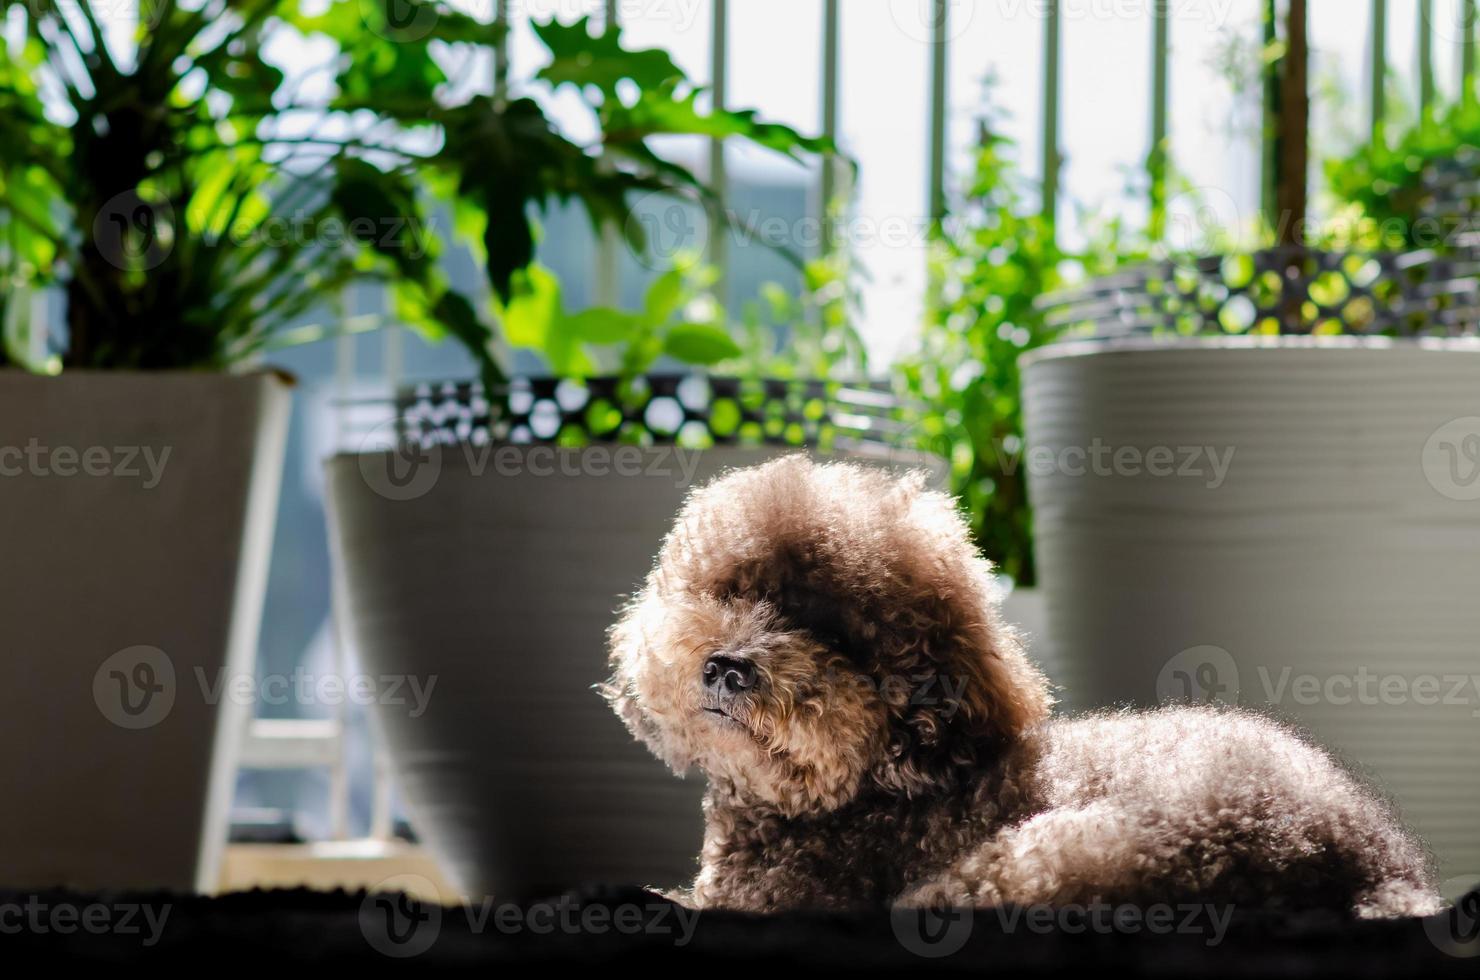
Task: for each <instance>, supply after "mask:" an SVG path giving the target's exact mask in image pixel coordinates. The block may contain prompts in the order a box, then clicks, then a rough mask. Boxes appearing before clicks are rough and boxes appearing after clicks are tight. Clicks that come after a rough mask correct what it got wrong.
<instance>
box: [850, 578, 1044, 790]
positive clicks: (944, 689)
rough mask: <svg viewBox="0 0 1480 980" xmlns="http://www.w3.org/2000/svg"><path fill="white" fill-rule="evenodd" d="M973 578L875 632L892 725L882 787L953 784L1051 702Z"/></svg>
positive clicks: (879, 777)
mask: <svg viewBox="0 0 1480 980" xmlns="http://www.w3.org/2000/svg"><path fill="white" fill-rule="evenodd" d="M977 562H978V563H979V564H980V565H982V566H985V562H982V561H980V559H977ZM971 578H972V579H975V581H970V580H968V581H967V582H965V583H962V586H963V587H959V588H958V589H957V590H955V591H953V592H950V593H948V594H945V595H940V594H937V595H934V596H928V597H927V596H921V597H919V601H918V602H917V603H916V604H912V605H911V608H910V609H909V610H908V611H907V612H906V613H904V614H903V615H902V616H901V617H900V620H899V621H897V622H895V623H893V624H890V625H889V626H888V627H886V628H885V629H883V630H881V633H880V637H879V640H880V644H879V647H878V656H877V658H876V660H875V662H874V665H873V669H874V671H875V672H876V680H877V683H878V686H879V691H880V696H881V697H882V698H883V700H884V702H885V704H886V705H887V707H888V712H889V722H890V730H889V740H888V744H887V748H886V750H885V756H884V758H883V759H881V760H880V762H879V764H878V765H877V766H876V767H875V770H874V778H875V780H876V781H877V782H878V783H879V784H880V785H881V786H884V787H885V788H887V789H891V790H896V791H900V792H905V793H916V792H920V791H923V790H926V789H931V788H938V787H941V786H948V785H951V784H953V783H954V782H955V781H957V780H958V779H960V778H961V777H963V776H966V775H967V774H969V773H970V772H971V771H972V770H974V769H977V768H978V767H979V765H980V764H982V763H983V762H984V761H986V759H985V757H986V756H990V755H991V754H994V753H996V752H998V751H1000V750H1001V749H1002V747H1004V746H1005V745H1007V744H1008V743H1010V742H1011V741H1013V740H1014V739H1016V738H1017V737H1018V736H1019V735H1020V734H1021V733H1022V732H1023V730H1024V729H1026V728H1028V727H1030V726H1032V725H1035V724H1038V723H1039V722H1041V721H1043V720H1044V719H1045V718H1047V717H1048V713H1049V710H1050V708H1051V707H1052V703H1053V702H1052V698H1051V697H1050V695H1049V691H1048V682H1047V680H1046V679H1045V678H1044V676H1043V674H1042V673H1041V672H1040V671H1039V670H1038V668H1037V667H1036V666H1034V665H1033V663H1032V662H1031V661H1029V660H1028V658H1027V656H1026V655H1025V654H1024V653H1023V650H1022V646H1021V644H1020V643H1019V642H1018V639H1017V637H1016V636H1015V635H1014V633H1013V632H1012V631H1011V630H1010V629H1009V628H1007V627H1006V626H1004V625H1003V624H1002V623H1001V621H1000V619H999V618H998V616H997V611H996V606H995V600H994V598H993V595H992V593H991V591H990V589H991V583H990V582H987V581H983V580H982V578H983V576H981V575H973V576H971Z"/></svg>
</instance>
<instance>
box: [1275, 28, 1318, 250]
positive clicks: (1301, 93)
mask: <svg viewBox="0 0 1480 980" xmlns="http://www.w3.org/2000/svg"><path fill="white" fill-rule="evenodd" d="M1289 3H1290V6H1289V11H1288V13H1287V16H1286V21H1285V24H1286V26H1285V45H1286V50H1285V57H1284V58H1283V59H1282V60H1281V68H1282V72H1281V78H1280V114H1279V127H1278V132H1279V140H1278V143H1279V161H1280V166H1279V175H1280V176H1279V185H1278V186H1277V187H1276V189H1275V203H1276V205H1277V207H1278V210H1279V221H1278V224H1277V225H1276V226H1275V227H1276V229H1277V231H1278V232H1279V237H1278V239H1277V240H1278V242H1279V243H1280V244H1281V245H1302V244H1304V242H1303V241H1301V238H1302V236H1303V235H1304V232H1305V217H1306V210H1307V203H1308V201H1307V188H1308V185H1309V183H1310V79H1309V70H1310V44H1309V33H1308V27H1309V19H1308V16H1307V13H1306V0H1289Z"/></svg>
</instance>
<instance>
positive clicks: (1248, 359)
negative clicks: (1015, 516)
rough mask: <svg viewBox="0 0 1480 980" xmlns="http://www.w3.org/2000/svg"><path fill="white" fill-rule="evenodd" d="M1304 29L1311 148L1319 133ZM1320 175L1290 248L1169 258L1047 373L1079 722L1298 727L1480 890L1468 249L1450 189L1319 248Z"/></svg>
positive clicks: (1055, 353) (1039, 413)
mask: <svg viewBox="0 0 1480 980" xmlns="http://www.w3.org/2000/svg"><path fill="white" fill-rule="evenodd" d="M1291 9H1292V15H1291V17H1292V21H1291V26H1290V30H1289V32H1288V35H1289V36H1288V43H1287V44H1286V45H1284V46H1283V50H1284V52H1285V53H1284V55H1283V57H1282V58H1281V60H1280V62H1279V63H1280V64H1281V65H1283V66H1284V69H1283V76H1282V78H1281V79H1280V80H1281V82H1282V83H1283V89H1284V92H1285V95H1286V96H1287V98H1286V99H1285V100H1284V111H1283V112H1282V114H1281V117H1280V125H1281V129H1282V133H1281V142H1282V145H1283V146H1285V147H1286V148H1287V149H1288V148H1290V147H1296V146H1299V147H1303V145H1304V140H1305V136H1304V109H1303V104H1302V102H1301V100H1300V98H1299V96H1300V95H1301V89H1302V88H1303V81H1304V71H1303V67H1302V64H1303V58H1304V44H1303V39H1304V31H1303V22H1302V21H1301V20H1300V19H1299V18H1302V17H1303V12H1299V13H1298V16H1297V13H1296V12H1297V11H1303V5H1300V4H1292V6H1291ZM1292 89H1294V90H1295V91H1294V92H1293V100H1292V98H1291V96H1292V91H1291V90H1292ZM1432 138H1433V134H1432V133H1430V134H1429V135H1426V136H1425V137H1423V140H1424V141H1429V140H1431V139H1432ZM1372 152H1373V153H1374V154H1375V156H1376V159H1375V161H1373V160H1370V159H1366V160H1364V159H1363V158H1359V160H1358V161H1357V165H1354V166H1351V167H1350V168H1346V167H1341V168H1338V170H1339V171H1340V175H1341V176H1342V178H1343V179H1341V180H1338V181H1336V184H1337V186H1338V187H1345V188H1346V189H1348V190H1350V189H1351V188H1352V187H1354V186H1358V185H1363V184H1365V183H1366V181H1365V180H1364V179H1363V178H1362V177H1361V176H1360V171H1362V170H1363V169H1365V170H1366V172H1368V173H1369V174H1370V173H1372V172H1373V171H1374V170H1375V171H1376V172H1378V173H1387V174H1389V175H1391V174H1393V173H1395V172H1397V171H1400V170H1403V169H1411V170H1413V171H1414V173H1413V175H1412V178H1411V179H1412V180H1413V181H1414V182H1417V180H1418V179H1419V174H1418V171H1419V170H1420V169H1421V168H1417V167H1413V165H1412V161H1413V159H1414V157H1413V156H1412V155H1411V154H1410V155H1409V156H1408V157H1407V158H1406V159H1405V158H1398V159H1390V157H1389V154H1390V152H1391V151H1388V150H1387V149H1386V148H1385V147H1384V148H1381V149H1377V150H1374V151H1372ZM1295 157H1296V158H1297V160H1298V164H1299V165H1298V166H1294V167H1289V168H1286V169H1285V171H1284V173H1285V177H1286V179H1284V180H1282V181H1280V182H1279V193H1278V194H1277V199H1278V200H1279V201H1280V207H1279V208H1278V210H1277V213H1276V217H1277V219H1278V220H1275V221H1272V222H1271V226H1272V228H1274V229H1275V230H1276V234H1275V235H1274V244H1273V245H1272V246H1270V247H1265V248H1261V249H1255V250H1252V251H1248V252H1230V253H1224V254H1215V255H1209V256H1199V257H1196V258H1193V259H1187V260H1181V261H1172V260H1166V261H1162V262H1157V263H1150V264H1143V265H1140V266H1137V267H1134V268H1130V269H1125V270H1122V271H1121V272H1119V273H1117V274H1116V275H1114V276H1111V277H1108V278H1105V279H1101V280H1098V281H1095V282H1092V283H1091V284H1090V285H1089V286H1087V287H1086V288H1084V289H1082V290H1079V291H1077V292H1073V293H1070V294H1066V295H1060V296H1058V297H1053V298H1050V299H1049V300H1048V301H1047V303H1046V304H1045V305H1046V309H1045V312H1046V313H1048V314H1049V315H1050V316H1052V317H1053V318H1054V320H1055V321H1056V322H1059V323H1061V324H1065V325H1077V326H1079V327H1081V328H1083V330H1085V331H1088V332H1089V338H1090V339H1088V340H1085V339H1083V338H1081V339H1080V340H1079V341H1078V342H1066V343H1061V344H1056V345H1050V346H1047V347H1044V348H1042V349H1040V350H1038V351H1035V352H1033V353H1032V354H1030V355H1028V356H1027V357H1026V358H1025V359H1024V365H1023V379H1024V380H1023V385H1024V389H1023V404H1024V416H1025V419H1026V425H1027V435H1028V440H1027V441H1028V449H1027V452H1028V456H1027V457H1026V463H1027V465H1026V472H1027V475H1028V481H1029V490H1030V492H1031V498H1032V501H1033V505H1034V514H1035V543H1036V547H1037V561H1038V568H1039V572H1040V578H1041V581H1042V583H1043V587H1044V589H1045V591H1046V593H1047V596H1048V606H1049V613H1050V618H1051V622H1052V632H1053V642H1054V647H1055V649H1056V650H1057V651H1059V652H1060V655H1061V662H1062V673H1063V676H1064V679H1065V683H1066V690H1067V691H1068V694H1069V697H1070V699H1071V702H1072V703H1073V704H1075V705H1076V706H1078V707H1099V706H1104V705H1111V704H1121V703H1127V702H1130V703H1143V704H1144V703H1155V702H1157V701H1165V700H1185V699H1192V700H1219V701H1224V702H1229V703H1243V704H1247V705H1253V706H1257V707H1261V708H1263V709H1266V710H1272V711H1274V712H1276V713H1277V714H1280V715H1283V716H1286V717H1290V718H1292V719H1293V720H1295V721H1297V722H1298V723H1300V724H1301V725H1302V726H1304V727H1306V728H1308V729H1310V730H1311V731H1313V732H1314V733H1315V735H1316V736H1317V737H1319V738H1320V739H1321V740H1322V741H1324V742H1326V743H1328V744H1330V745H1332V746H1333V747H1334V748H1336V749H1337V750H1338V751H1341V752H1343V753H1344V754H1346V755H1347V756H1348V757H1349V758H1351V759H1352V760H1353V761H1355V762H1357V763H1359V764H1361V765H1362V766H1363V767H1364V768H1366V769H1368V770H1369V771H1371V772H1372V773H1373V774H1374V775H1375V776H1376V777H1377V778H1378V779H1380V780H1381V782H1382V784H1383V785H1384V787H1385V788H1386V789H1387V791H1388V792H1390V793H1391V794H1392V795H1393V796H1394V797H1395V799H1396V800H1397V801H1398V803H1399V804H1400V805H1401V806H1402V807H1403V808H1404V810H1405V812H1406V815H1407V816H1408V818H1409V819H1411V820H1412V822H1413V824H1414V826H1415V827H1416V829H1417V830H1418V831H1419V832H1420V833H1421V834H1422V835H1423V836H1424V837H1425V838H1426V839H1427V840H1428V841H1429V842H1430V844H1431V845H1432V846H1433V848H1434V850H1435V852H1436V853H1437V855H1438V857H1439V859H1440V862H1441V864H1442V866H1443V867H1444V868H1445V869H1446V870H1447V871H1448V872H1449V873H1454V872H1455V869H1464V868H1470V867H1474V866H1475V863H1476V861H1477V860H1480V848H1477V845H1476V844H1475V842H1474V840H1473V835H1471V834H1470V833H1469V832H1468V825H1469V814H1470V813H1472V812H1473V811H1474V808H1475V807H1476V806H1477V805H1480V788H1477V787H1480V783H1477V781H1476V780H1475V778H1474V775H1475V774H1474V771H1473V765H1472V763H1471V762H1470V761H1469V759H1470V756H1471V755H1472V753H1467V752H1464V751H1463V750H1462V747H1463V746H1470V745H1473V744H1474V727H1473V726H1474V718H1473V716H1472V715H1473V707H1474V706H1473V704H1472V703H1470V699H1469V698H1468V697H1466V698H1462V699H1460V700H1459V701H1455V700H1454V699H1452V698H1449V699H1446V698H1444V697H1441V696H1438V695H1432V694H1430V693H1427V692H1428V688H1429V687H1430V686H1434V687H1442V686H1445V681H1444V678H1445V677H1450V678H1451V679H1452V678H1453V677H1456V676H1458V677H1467V676H1468V675H1469V674H1471V673H1473V663H1474V647H1473V641H1472V639H1471V638H1472V637H1473V636H1474V635H1475V632H1476V631H1477V629H1480V615H1477V614H1476V613H1475V612H1474V611H1473V610H1474V609H1475V604H1474V602H1473V600H1472V594H1473V590H1474V587H1475V585H1476V584H1477V581H1480V579H1477V576H1480V567H1477V565H1476V563H1475V559H1474V554H1475V553H1474V549H1473V547H1472V543H1473V542H1474V541H1475V540H1476V539H1477V536H1480V515H1477V513H1476V511H1475V508H1474V503H1473V502H1474V500H1475V499H1476V497H1477V496H1480V487H1477V486H1476V481H1475V477H1476V475H1477V468H1476V465H1475V461H1476V459H1477V458H1480V457H1477V454H1476V453H1475V452H1473V450H1474V447H1475V445H1476V444H1477V443H1480V421H1477V419H1476V416H1477V414H1480V413H1477V410H1476V399H1475V392H1476V391H1477V390H1480V345H1477V343H1476V342H1475V339H1474V333H1475V319H1474V312H1473V311H1474V310H1475V309H1476V308H1477V300H1480V292H1477V287H1476V282H1475V278H1474V274H1473V266H1472V264H1471V263H1470V262H1469V261H1468V260H1467V259H1466V258H1465V257H1464V256H1454V255H1445V254H1443V253H1442V251H1441V252H1437V253H1436V252H1434V251H1419V250H1415V249H1413V248H1412V247H1411V246H1412V244H1414V243H1412V242H1411V241H1409V240H1408V239H1407V238H1406V236H1407V234H1408V233H1409V232H1408V229H1412V228H1415V227H1419V225H1418V219H1419V218H1420V217H1421V214H1422V212H1421V211H1419V210H1418V207H1417V205H1418V203H1419V200H1420V199H1421V198H1422V197H1423V196H1424V195H1420V194H1414V195H1412V196H1411V197H1409V198H1408V200H1410V201H1412V202H1413V203H1414V204H1415V208H1414V210H1413V211H1411V212H1410V213H1409V214H1408V215H1407V220H1406V221H1405V222H1403V224H1402V228H1401V230H1400V233H1399V235H1398V237H1397V238H1396V239H1394V238H1393V237H1392V229H1393V228H1394V227H1396V226H1392V225H1389V226H1388V231H1383V225H1384V223H1385V222H1384V221H1383V220H1381V219H1384V217H1385V216H1383V215H1382V214H1380V213H1379V214H1376V215H1371V214H1369V215H1367V216H1365V217H1366V219H1368V220H1366V221H1363V222H1358V223H1357V224H1355V225H1354V226H1353V227H1356V228H1357V229H1358V230H1359V231H1362V235H1360V236H1358V238H1357V240H1356V241H1355V242H1352V241H1322V240H1316V241H1313V240H1312V239H1311V238H1310V237H1309V232H1310V229H1309V227H1308V226H1307V225H1306V223H1305V222H1304V220H1303V219H1304V210H1303V194H1304V184H1305V168H1304V163H1303V157H1302V156H1301V154H1295ZM1367 163H1375V167H1374V166H1367V165H1366V164H1367ZM1389 164H1391V167H1389ZM1372 189H1373V190H1374V191H1375V192H1376V193H1375V198H1376V199H1377V200H1380V201H1382V202H1383V206H1384V207H1391V206H1392V205H1393V203H1394V202H1395V201H1397V200H1401V197H1398V196H1395V195H1393V194H1392V192H1393V191H1394V190H1395V189H1396V188H1395V187H1387V188H1383V187H1381V186H1380V185H1379V183H1378V182H1376V181H1374V182H1373V184H1372ZM1429 196H1430V197H1432V195H1429ZM1361 200H1362V198H1361V197H1360V196H1359V198H1358V201H1359V202H1360V201H1361ZM1441 203H1442V202H1441ZM1434 204H1435V202H1433V201H1432V200H1431V201H1429V202H1427V204H1425V205H1424V206H1426V207H1427V206H1434ZM1372 219H1378V220H1375V221H1374V220H1372ZM1364 229H1365V230H1364ZM1369 232H1370V234H1369ZM1394 245H1396V246H1398V247H1399V248H1400V249H1406V250H1403V251H1392V250H1390V249H1391V248H1392V246H1394ZM1448 687H1449V689H1450V690H1452V689H1453V684H1452V683H1450V684H1449V685H1448ZM1441 747H1442V748H1441Z"/></svg>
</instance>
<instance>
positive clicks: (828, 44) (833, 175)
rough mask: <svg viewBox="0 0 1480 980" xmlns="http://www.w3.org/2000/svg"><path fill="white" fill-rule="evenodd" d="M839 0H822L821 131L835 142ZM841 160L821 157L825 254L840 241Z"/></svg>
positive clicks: (820, 207) (820, 216)
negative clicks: (835, 222) (836, 225)
mask: <svg viewBox="0 0 1480 980" xmlns="http://www.w3.org/2000/svg"><path fill="white" fill-rule="evenodd" d="M838 33H839V17H838V0H823V3H822V135H823V136H824V137H826V138H827V139H829V140H831V141H832V142H833V143H834V144H836V143H837V140H838ZM838 170H839V161H838V159H837V156H836V154H832V153H829V154H827V156H825V157H824V158H823V160H822V180H821V188H820V191H819V193H820V196H821V198H822V199H821V201H820V202H819V203H818V208H817V216H818V219H819V220H820V221H821V226H820V228H821V234H820V235H819V236H818V244H819V247H820V250H821V252H822V254H823V255H831V254H832V251H833V249H834V248H835V247H836V246H837V242H836V241H835V239H834V236H833V227H832V209H833V205H834V203H835V202H836V200H837V197H838Z"/></svg>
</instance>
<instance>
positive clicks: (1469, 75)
mask: <svg viewBox="0 0 1480 980" xmlns="http://www.w3.org/2000/svg"><path fill="white" fill-rule="evenodd" d="M1459 16H1460V30H1461V31H1462V32H1463V33H1462V34H1461V35H1460V41H1459V97H1460V100H1461V101H1462V102H1469V101H1472V100H1473V99H1474V98H1475V0H1464V2H1463V4H1461V7H1460V15H1459Z"/></svg>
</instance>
